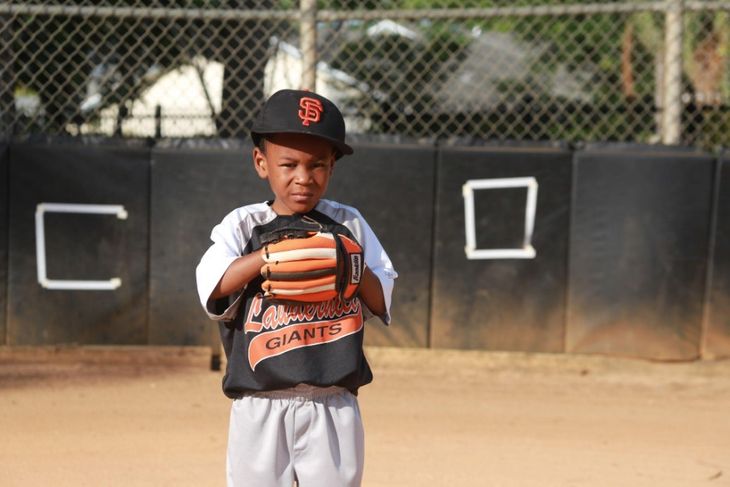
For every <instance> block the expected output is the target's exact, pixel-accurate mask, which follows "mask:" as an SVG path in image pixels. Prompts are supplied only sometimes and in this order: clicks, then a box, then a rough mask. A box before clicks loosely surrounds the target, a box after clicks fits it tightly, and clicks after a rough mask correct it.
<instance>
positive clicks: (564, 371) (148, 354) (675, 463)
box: [0, 347, 730, 487]
mask: <svg viewBox="0 0 730 487" xmlns="http://www.w3.org/2000/svg"><path fill="white" fill-rule="evenodd" d="M367 355H368V357H369V359H370V361H371V363H372V366H373V369H374V373H375V382H374V383H372V384H370V385H368V386H366V387H364V388H363V389H362V390H361V393H360V404H361V408H362V411H363V416H364V421H365V431H366V448H367V451H366V466H365V479H364V483H363V485H364V486H366V487H380V486H383V487H384V486H393V487H395V486H398V487H406V486H507V487H511V486H540V487H543V486H561V487H562V486H652V487H655V486H662V487H670V486H677V487H679V486H682V487H685V486H705V485H706V486H730V361H713V362H710V361H707V362H704V361H700V362H692V363H651V362H646V361H640V360H632V359H618V358H606V357H596V356H570V355H540V354H538V355H528V354H521V353H486V352H456V351H433V350H412V349H406V350H404V349H393V348H368V349H367ZM208 358H209V357H208V351H207V350H206V349H197V348H186V349H178V348H96V347H83V348H81V347H70V348H60V349H37V348H13V349H9V348H0V432H1V433H0V434H1V435H2V441H0V485H2V486H6V487H8V486H57V487H61V486H86V485H88V486H127V487H128V486H223V485H225V477H224V470H225V445H226V435H227V431H226V429H227V422H228V412H229V404H230V403H229V400H228V399H226V398H225V397H224V396H223V394H222V393H221V390H220V381H221V377H222V373H221V372H212V371H210V370H208V367H207V366H208ZM323 487H327V486H323Z"/></svg>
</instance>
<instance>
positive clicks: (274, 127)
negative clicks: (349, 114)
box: [251, 90, 352, 159]
mask: <svg viewBox="0 0 730 487" xmlns="http://www.w3.org/2000/svg"><path fill="white" fill-rule="evenodd" d="M281 133H287V134H308V135H313V136H315V137H319V138H321V139H325V140H327V141H329V142H331V143H332V144H333V145H334V146H335V148H336V149H337V155H336V157H337V158H338V159H339V158H340V157H341V156H342V155H345V154H352V147H350V146H349V145H347V144H346V143H345V119H344V118H342V113H340V110H339V109H338V108H337V107H336V106H335V104H334V103H332V102H331V101H330V100H328V99H327V98H325V97H323V96H322V95H318V94H317V93H313V92H311V91H305V90H280V91H277V92H276V93H274V94H273V95H271V96H270V97H269V99H268V100H266V103H265V104H264V107H263V108H262V109H261V112H260V113H259V115H258V117H256V120H254V122H253V127H252V128H251V138H252V139H253V143H254V144H255V145H256V146H259V144H260V142H261V139H262V138H263V136H265V135H266V134H281Z"/></svg>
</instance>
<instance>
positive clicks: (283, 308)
mask: <svg viewBox="0 0 730 487" xmlns="http://www.w3.org/2000/svg"><path fill="white" fill-rule="evenodd" d="M251 137H252V139H253V141H254V149H253V163H254V167H255V169H256V172H257V173H258V175H259V177H261V178H262V179H266V180H268V183H269V185H270V187H271V191H272V193H273V194H274V199H273V200H272V201H268V202H265V203H258V204H252V205H248V206H244V207H242V208H239V209H237V210H234V211H233V212H231V213H230V214H228V215H227V216H226V217H225V218H224V219H223V221H222V222H221V223H220V224H219V225H217V226H216V227H215V228H214V229H213V231H212V234H211V239H212V240H213V245H212V246H211V247H210V248H209V249H208V250H207V252H206V253H205V255H203V257H202V259H201V261H200V264H198V267H197V270H196V277H197V282H198V293H199V295H200V300H201V304H202V305H203V307H204V308H205V310H206V312H207V313H208V316H209V317H210V318H211V319H213V320H218V321H220V322H221V323H220V331H221V340H222V342H223V348H224V350H225V353H226V357H227V360H228V364H227V368H226V374H225V376H224V378H223V391H224V393H225V394H226V395H227V396H228V397H230V398H232V399H233V404H232V407H231V416H230V425H229V437H228V453H227V479H228V485H229V486H236V487H237V486H243V485H246V486H255V487H268V486H286V487H291V486H292V484H293V483H294V482H295V481H296V482H297V485H299V486H300V487H319V486H327V487H338V486H357V485H360V481H361V478H362V473H363V461H364V446H363V444H364V438H363V430H362V422H361V417H360V412H359V408H358V404H357V398H356V394H357V390H358V388H359V387H360V386H363V385H365V384H367V383H369V382H370V381H371V380H372V373H371V371H370V367H369V365H368V363H367V360H366V359H365V356H364V354H363V350H362V344H363V333H364V321H365V320H366V319H367V318H368V317H370V316H372V315H375V316H378V317H380V319H381V320H382V321H383V322H384V323H386V324H387V323H389V321H390V312H389V310H390V300H391V292H392V288H393V280H394V279H395V278H396V277H397V274H396V272H395V271H394V269H393V266H392V264H391V262H390V259H389V258H388V256H387V254H386V253H385V251H384V250H383V248H382V246H381V245H380V243H379V242H378V239H377V237H376V236H375V234H374V233H373V231H372V230H371V228H370V227H369V226H368V224H367V222H366V221H365V219H364V218H363V217H362V215H360V213H359V212H358V211H357V210H355V209H354V208H352V207H349V206H346V205H342V204H339V203H336V202H333V201H329V200H325V199H321V198H322V196H323V195H324V193H325V190H326V189H327V185H328V183H329V180H330V176H331V175H332V172H333V169H334V164H335V160H337V159H339V158H340V157H341V156H343V155H347V154H352V148H351V147H350V146H349V145H347V144H346V143H345V122H344V120H343V118H342V114H341V113H340V111H339V110H338V109H337V107H336V106H335V105H334V104H333V103H332V102H331V101H329V100H328V99H326V98H324V97H322V96H320V95H318V94H315V93H312V92H308V91H297V90H282V91H279V92H277V93H274V94H273V95H272V96H271V97H270V98H269V99H268V100H267V101H266V103H265V105H264V107H263V109H262V111H261V113H260V114H259V117H258V118H257V119H256V121H255V122H254V125H253V129H252V131H251ZM290 227H297V228H313V229H317V230H321V231H324V232H331V233H332V234H335V235H344V236H345V237H346V238H347V239H350V240H352V241H355V242H357V243H359V245H361V246H362V250H363V258H364V261H365V265H364V266H363V267H362V270H361V272H360V273H359V274H358V279H359V289H358V291H357V295H356V296H355V297H353V298H352V299H349V300H347V299H344V298H342V297H335V298H333V299H331V300H329V301H326V302H322V303H311V304H307V303H302V304H296V303H294V304H287V303H282V302H281V301H277V300H273V299H270V298H269V297H268V293H266V292H264V290H262V281H263V277H262V276H261V269H262V268H263V267H264V266H265V260H264V259H265V257H268V250H267V246H266V242H267V235H271V234H272V233H276V231H278V230H282V229H287V228H290ZM357 243H356V244H355V245H357ZM266 282H268V281H266ZM264 285H266V284H264ZM269 290H270V288H269ZM363 314H365V316H363Z"/></svg>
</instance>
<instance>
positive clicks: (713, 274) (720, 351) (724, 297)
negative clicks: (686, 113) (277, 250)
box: [703, 152, 730, 358]
mask: <svg viewBox="0 0 730 487" xmlns="http://www.w3.org/2000/svg"><path fill="white" fill-rule="evenodd" d="M716 175H717V177H716V184H715V188H716V199H715V212H714V221H713V232H712V236H713V239H712V242H711V248H712V250H711V255H712V258H711V261H710V264H711V267H710V278H709V280H708V282H709V289H708V290H707V310H706V315H705V327H704V335H703V342H704V346H703V356H704V357H706V358H721V357H722V358H727V357H730V224H729V222H730V153H728V152H725V153H724V154H722V155H721V156H720V158H719V161H718V169H717V172H716Z"/></svg>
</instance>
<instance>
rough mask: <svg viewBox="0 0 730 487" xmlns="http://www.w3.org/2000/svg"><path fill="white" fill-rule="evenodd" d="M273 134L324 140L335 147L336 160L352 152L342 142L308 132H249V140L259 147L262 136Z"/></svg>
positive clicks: (350, 148)
mask: <svg viewBox="0 0 730 487" xmlns="http://www.w3.org/2000/svg"><path fill="white" fill-rule="evenodd" d="M273 134H302V135H311V136H312V137H317V138H318V139H323V140H326V141H327V142H329V143H331V144H332V145H334V146H335V148H336V149H337V151H338V153H339V154H338V156H337V158H338V159H339V158H340V157H341V156H343V155H345V156H349V155H351V154H352V153H353V152H354V151H353V150H352V147H350V146H349V145H347V144H345V143H344V142H341V141H339V140H337V139H333V138H331V137H326V136H324V135H319V134H313V133H310V132H303V131H301V130H270V131H269V130H257V131H256V132H253V131H252V132H251V139H252V140H253V142H254V144H256V145H259V142H260V141H261V138H262V137H263V136H264V135H273Z"/></svg>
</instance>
